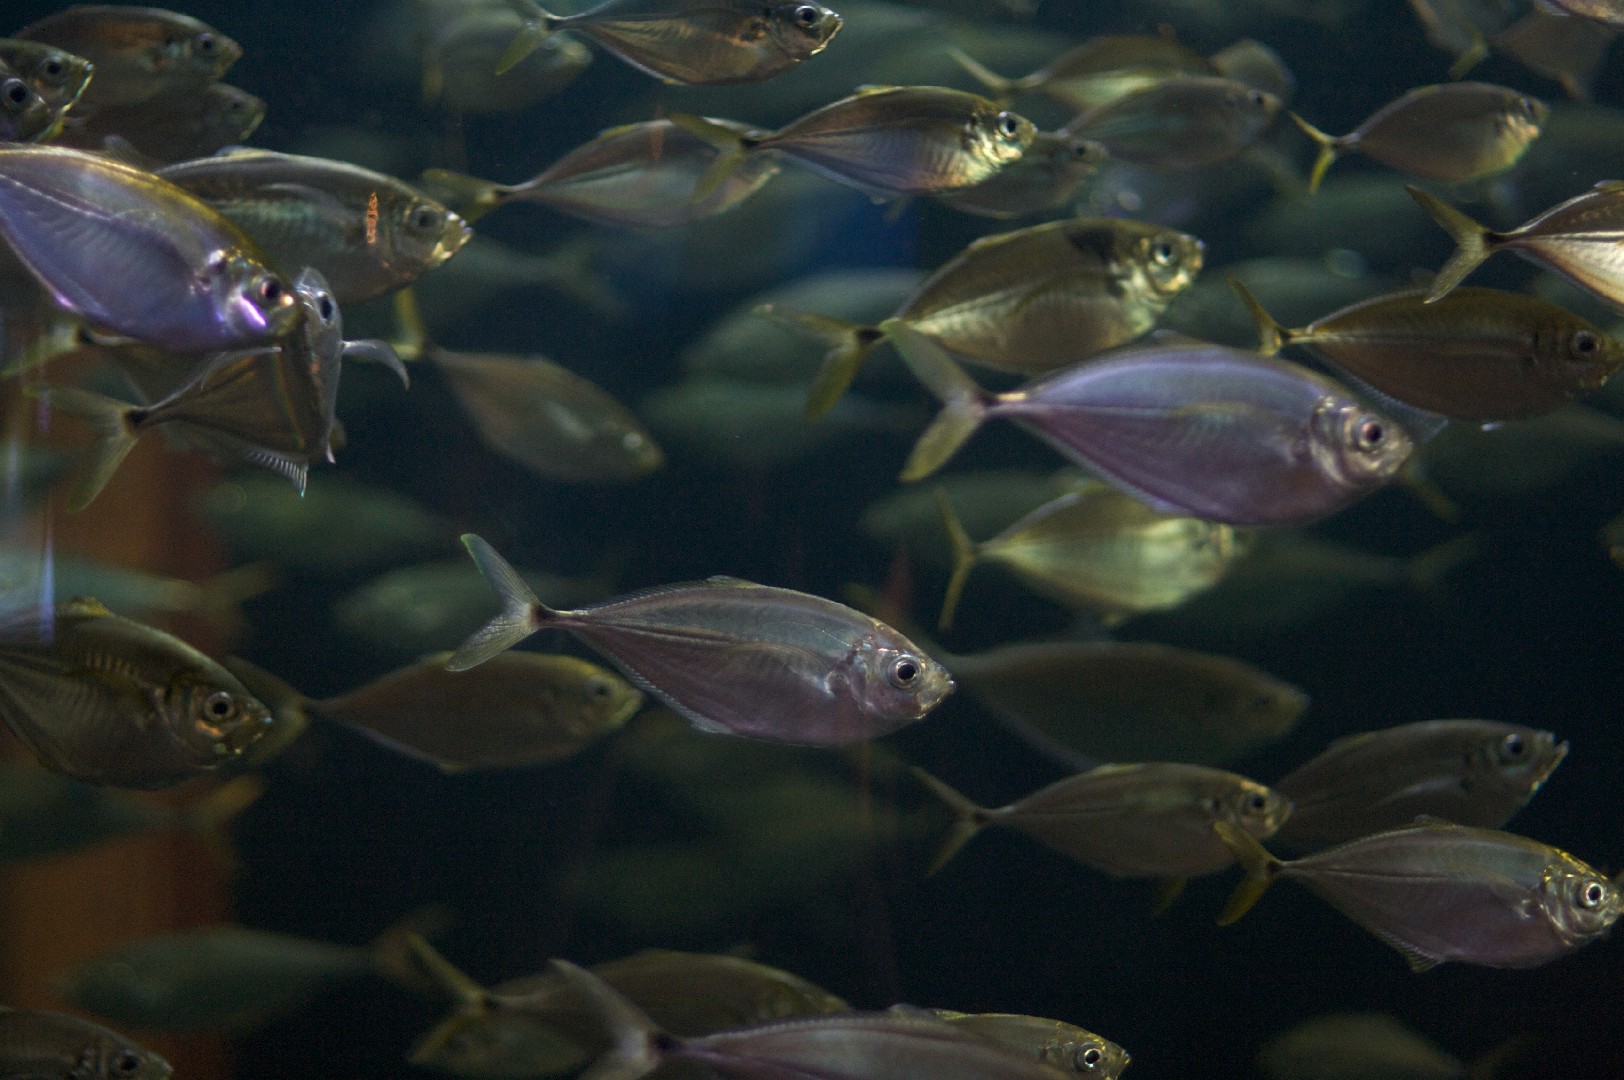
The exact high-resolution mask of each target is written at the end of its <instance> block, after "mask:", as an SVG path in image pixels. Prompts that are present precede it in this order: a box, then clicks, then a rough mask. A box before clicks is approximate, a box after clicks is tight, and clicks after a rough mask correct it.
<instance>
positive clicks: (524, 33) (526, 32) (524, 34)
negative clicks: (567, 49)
mask: <svg viewBox="0 0 1624 1080" xmlns="http://www.w3.org/2000/svg"><path fill="white" fill-rule="evenodd" d="M507 6H508V7H510V8H512V9H513V10H514V11H515V12H517V13H518V15H519V18H521V19H523V20H524V25H523V26H521V27H519V32H518V33H517V34H515V35H514V36H513V43H512V44H511V45H509V46H508V47H507V51H506V52H504V53H503V54H502V55H501V57H500V58H499V59H498V60H497V61H496V73H497V74H498V75H506V74H507V73H508V72H510V71H512V70H513V69H514V68H515V67H517V66H518V65H519V64H520V63H521V62H522V61H523V60H524V58H525V57H527V56H529V55H530V54H531V53H533V52H535V51H536V49H538V48H540V46H541V43H542V42H543V41H546V40H547V35H549V34H551V33H552V32H553V29H554V28H555V27H556V26H557V25H558V16H557V15H554V14H553V13H552V12H550V11H546V10H543V9H542V8H541V7H540V6H539V5H538V4H536V3H535V0H507Z"/></svg>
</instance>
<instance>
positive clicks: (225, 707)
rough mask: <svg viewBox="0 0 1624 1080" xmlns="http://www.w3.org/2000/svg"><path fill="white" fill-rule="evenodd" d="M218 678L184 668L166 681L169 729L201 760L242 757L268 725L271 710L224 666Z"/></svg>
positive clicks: (166, 706) (165, 698) (262, 735)
mask: <svg viewBox="0 0 1624 1080" xmlns="http://www.w3.org/2000/svg"><path fill="white" fill-rule="evenodd" d="M220 676H221V677H219V678H211V677H210V676H209V675H207V674H204V673H199V672H195V671H183V672H181V673H180V674H178V675H176V676H175V677H174V678H173V679H172V680H170V683H169V686H168V687H167V690H166V693H165V696H164V712H165V714H166V716H167V718H168V720H169V724H170V731H171V733H172V734H174V735H175V737H176V738H177V739H179V740H180V741H181V742H182V743H184V744H185V745H186V746H188V747H190V748H192V749H193V750H195V751H197V752H198V754H199V756H200V757H202V758H203V760H205V761H209V762H211V763H212V762H215V761H225V760H228V759H230V758H234V757H238V756H240V755H241V754H242V753H243V751H245V750H247V749H248V748H249V747H250V746H253V745H254V743H256V742H258V741H259V740H260V739H262V738H264V737H265V734H266V733H267V732H269V731H270V729H271V722H272V718H271V711H270V710H269V709H267V708H266V707H265V706H264V705H262V704H261V703H260V702H259V700H258V699H257V698H255V697H254V696H253V695H252V694H250V693H249V692H248V691H247V690H245V689H243V687H242V684H241V683H238V682H237V681H236V680H235V679H234V678H232V677H231V676H230V675H229V674H226V673H225V672H224V671H223V670H222V671H221V672H220Z"/></svg>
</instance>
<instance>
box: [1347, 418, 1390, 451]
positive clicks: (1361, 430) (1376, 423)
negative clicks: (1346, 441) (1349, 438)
mask: <svg viewBox="0 0 1624 1080" xmlns="http://www.w3.org/2000/svg"><path fill="white" fill-rule="evenodd" d="M1353 441H1354V445H1355V446H1357V447H1358V448H1359V449H1360V450H1365V451H1371V450H1380V449H1381V447H1382V444H1383V443H1384V442H1386V441H1387V425H1386V424H1384V423H1382V422H1381V421H1380V420H1378V419H1376V418H1375V417H1374V416H1367V417H1365V418H1364V419H1362V420H1360V421H1359V423H1358V424H1356V425H1355V426H1354V429H1353Z"/></svg>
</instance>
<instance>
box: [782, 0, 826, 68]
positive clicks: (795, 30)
mask: <svg viewBox="0 0 1624 1080" xmlns="http://www.w3.org/2000/svg"><path fill="white" fill-rule="evenodd" d="M842 23H843V20H842V19H841V18H840V16H839V15H837V14H835V13H834V12H833V11H831V10H829V9H828V8H826V7H824V6H823V5H822V4H819V3H816V2H815V0H790V2H789V3H779V4H773V5H772V6H771V7H769V8H768V9H767V26H768V32H769V33H770V34H772V36H773V40H774V41H776V42H777V43H778V47H779V48H780V49H782V50H783V51H784V54H785V55H786V56H793V57H795V58H796V59H798V60H805V59H806V58H807V57H809V56H816V55H817V54H818V53H820V52H822V51H823V50H824V48H825V47H827V46H828V44H829V42H830V40H831V39H832V38H833V37H834V36H835V34H836V33H838V32H839V31H840V27H841V25H842Z"/></svg>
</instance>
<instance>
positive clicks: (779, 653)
mask: <svg viewBox="0 0 1624 1080" xmlns="http://www.w3.org/2000/svg"><path fill="white" fill-rule="evenodd" d="M463 543H464V544H465V545H466V546H467V548H468V551H469V554H471V555H472V556H473V558H474V562H475V563H476V564H477V565H478V566H479V569H480V572H481V573H483V574H484V575H485V578H486V580H487V581H489V582H490V583H491V586H492V587H493V588H494V589H495V590H496V593H497V596H498V598H499V599H500V600H501V602H502V612H501V614H499V615H497V616H496V617H495V618H494V619H492V620H491V621H490V622H489V623H487V624H486V625H485V626H484V627H483V628H482V629H480V630H479V631H477V632H476V633H475V634H474V635H473V636H472V637H470V638H469V639H468V640H467V641H466V642H465V643H464V644H463V646H462V647H461V648H460V649H458V650H457V651H456V653H454V654H453V655H452V657H451V659H450V661H449V662H448V663H447V665H446V666H447V667H448V668H450V669H451V670H452V671H464V670H467V669H468V668H471V667H474V666H476V665H478V664H481V663H483V662H484V661H486V660H488V659H490V658H491V657H493V656H495V655H496V654H497V653H500V652H502V651H503V650H505V649H507V648H510V647H511V646H513V645H515V644H517V643H518V642H520V641H522V640H523V639H524V638H526V637H529V636H530V635H531V634H533V633H535V632H536V631H537V630H540V629H543V628H549V627H550V628H555V629H559V630H568V631H570V632H571V633H572V634H574V635H575V636H577V637H579V638H580V639H581V640H582V641H585V642H586V643H587V644H589V645H591V646H593V647H594V648H596V649H598V650H599V651H601V652H603V653H604V654H605V655H606V656H608V657H609V659H610V660H612V661H613V662H614V664H615V666H616V667H618V668H620V670H621V672H622V673H623V674H625V675H626V677H627V678H628V679H630V680H631V681H632V683H633V684H635V685H636V686H638V687H640V688H641V689H643V690H644V691H646V692H648V693H650V694H653V695H654V696H655V697H657V698H659V699H660V700H661V701H663V702H665V703H666V704H667V705H669V706H670V707H671V708H672V709H675V710H676V711H677V712H679V713H681V714H682V715H683V716H684V717H686V718H687V719H688V720H689V721H690V722H692V723H693V725H694V726H695V727H697V728H699V729H700V730H701V731H710V732H727V733H730V734H734V735H744V736H748V737H751V738H758V739H767V740H770V741H774V742H788V743H800V744H807V745H815V746H844V745H848V744H850V743H856V742H862V741H865V740H867V739H872V738H875V737H877V736H880V735H885V734H889V733H890V732H892V731H895V730H897V729H898V728H900V727H903V726H905V725H907V724H911V723H913V722H915V721H917V720H921V719H923V718H924V716H925V714H926V713H928V712H930V710H931V709H933V708H935V707H936V706H937V705H938V704H940V703H941V700H942V699H943V698H945V697H946V696H947V695H948V694H949V693H951V692H952V690H953V680H952V678H951V677H950V676H949V675H948V674H947V672H946V670H945V669H943V668H942V666H941V665H940V664H938V663H936V662H935V661H934V660H932V659H930V657H928V656H926V655H925V654H924V652H923V651H922V650H920V649H919V648H918V647H917V646H915V645H914V644H913V643H912V642H910V641H909V640H908V639H907V638H905V637H903V636H902V635H901V634H899V633H897V632H896V631H895V630H893V629H891V628H890V627H888V626H886V625H885V624H884V623H881V622H879V621H877V620H875V619H871V618H868V617H867V616H865V615H862V614H860V613H858V612H856V611H853V610H851V609H850V608H848V607H845V606H843V605H841V604H837V603H835V602H834V601H832V600H825V599H823V598H822V597H818V596H810V595H808V594H806V593H800V592H795V591H793V590H790V589H779V588H774V587H772V586H768V585H757V584H755V583H753V582H748V581H740V580H739V579H737V578H726V577H717V578H711V579H709V580H707V581H702V582H695V583H693V584H683V585H668V586H663V587H660V588H656V589H651V590H648V591H645V592H641V593H633V594H631V595H630V596H626V597H622V598H619V599H616V600H607V601H604V602H603V603H601V604H593V605H591V606H588V607H584V608H578V609H576V610H573V611H556V610H554V609H552V608H549V607H547V606H546V605H544V604H542V603H541V602H540V601H539V600H537V599H536V597H535V594H534V593H532V592H531V591H530V587H529V586H528V585H526V584H525V583H524V580H523V579H522V578H521V577H519V575H518V574H517V572H515V571H514V569H513V568H512V567H511V566H509V565H508V564H507V562H506V561H504V560H503V559H502V557H501V556H500V555H498V554H497V553H496V551H495V550H494V549H493V548H491V546H490V545H489V544H487V543H486V542H485V541H484V540H481V539H480V538H479V537H477V536H474V535H472V534H468V535H466V536H464V537H463Z"/></svg>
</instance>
